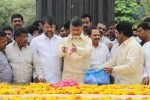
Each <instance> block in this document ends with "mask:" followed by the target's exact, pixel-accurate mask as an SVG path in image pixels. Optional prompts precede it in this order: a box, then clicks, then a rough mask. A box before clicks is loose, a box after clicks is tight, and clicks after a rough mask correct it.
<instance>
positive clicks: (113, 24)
mask: <svg viewBox="0 0 150 100" xmlns="http://www.w3.org/2000/svg"><path fill="white" fill-rule="evenodd" d="M116 24H118V21H111V22H110V23H109V24H108V27H109V26H115V25H116Z"/></svg>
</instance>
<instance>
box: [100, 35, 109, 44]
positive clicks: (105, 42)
mask: <svg viewBox="0 0 150 100" xmlns="http://www.w3.org/2000/svg"><path fill="white" fill-rule="evenodd" d="M100 43H104V44H108V43H111V41H110V40H109V39H108V38H107V37H105V36H102V37H101V38H100Z"/></svg>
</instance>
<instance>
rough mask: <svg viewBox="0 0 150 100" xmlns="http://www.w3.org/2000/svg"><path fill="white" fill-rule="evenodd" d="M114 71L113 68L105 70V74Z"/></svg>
mask: <svg viewBox="0 0 150 100" xmlns="http://www.w3.org/2000/svg"><path fill="white" fill-rule="evenodd" d="M112 70H113V68H111V67H106V68H104V72H106V73H112Z"/></svg>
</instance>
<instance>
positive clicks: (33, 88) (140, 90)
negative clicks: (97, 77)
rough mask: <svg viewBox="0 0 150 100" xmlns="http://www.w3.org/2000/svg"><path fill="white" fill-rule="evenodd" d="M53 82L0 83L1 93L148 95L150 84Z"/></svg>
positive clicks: (149, 93)
mask: <svg viewBox="0 0 150 100" xmlns="http://www.w3.org/2000/svg"><path fill="white" fill-rule="evenodd" d="M52 84H53V83H30V84H7V83H0V94H1V95H9V94H11V95H12V94H13V95H18V94H19V95H20V94H106V95H107V94H114V95H150V85H141V84H135V85H117V84H112V85H111V84H110V85H100V86H99V85H96V84H94V85H90V84H78V85H76V84H75V85H74V86H61V87H59V86H58V87H56V86H54V85H52Z"/></svg>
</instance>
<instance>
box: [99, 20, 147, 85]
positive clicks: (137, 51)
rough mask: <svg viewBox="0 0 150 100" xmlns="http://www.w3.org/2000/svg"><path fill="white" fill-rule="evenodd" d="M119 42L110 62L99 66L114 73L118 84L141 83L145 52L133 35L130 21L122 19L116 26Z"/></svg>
mask: <svg viewBox="0 0 150 100" xmlns="http://www.w3.org/2000/svg"><path fill="white" fill-rule="evenodd" d="M116 30H117V32H116V36H117V40H118V42H119V44H120V45H119V47H118V49H117V51H116V52H117V53H116V54H115V56H114V57H112V58H111V59H110V60H108V62H106V63H104V64H103V65H101V66H99V67H103V68H105V70H104V71H105V72H107V73H112V74H113V76H114V81H115V83H116V84H140V83H142V80H143V68H144V67H143V64H144V58H143V52H142V48H141V46H140V44H139V43H138V42H137V41H136V40H135V39H134V38H133V37H132V36H133V31H132V26H131V24H130V23H128V22H126V21H122V22H120V23H119V24H117V26H116Z"/></svg>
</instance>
